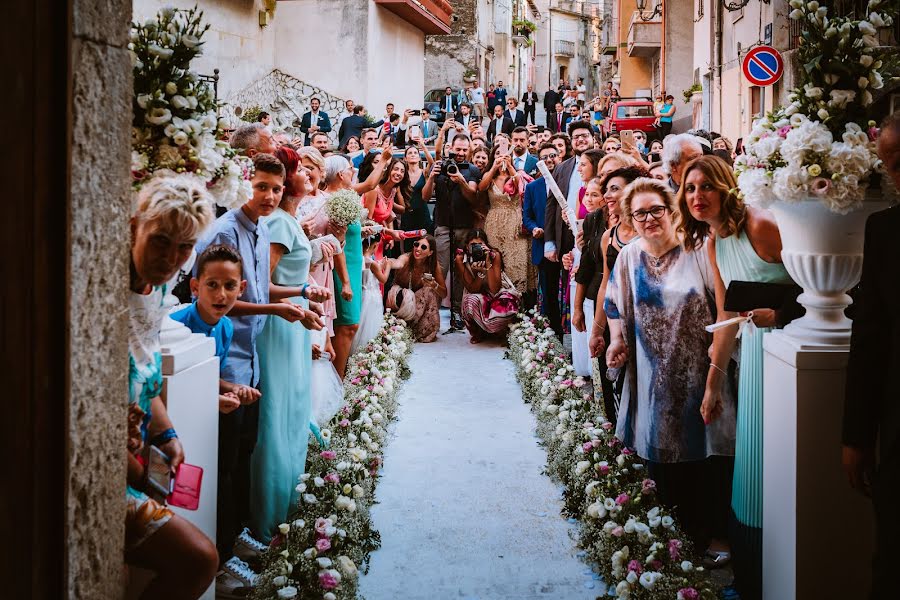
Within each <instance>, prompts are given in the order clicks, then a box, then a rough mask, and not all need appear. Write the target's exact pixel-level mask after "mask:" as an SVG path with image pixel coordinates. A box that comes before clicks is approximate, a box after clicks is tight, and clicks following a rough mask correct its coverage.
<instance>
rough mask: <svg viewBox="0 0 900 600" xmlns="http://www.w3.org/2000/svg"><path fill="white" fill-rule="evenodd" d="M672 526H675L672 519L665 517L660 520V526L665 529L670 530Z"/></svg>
mask: <svg viewBox="0 0 900 600" xmlns="http://www.w3.org/2000/svg"><path fill="white" fill-rule="evenodd" d="M674 525H675V520H674V519H673V518H672V517H670V516H669V515H666V516H665V517H663V518H662V526H663V527H665V528H666V529H672V527H673V526H674Z"/></svg>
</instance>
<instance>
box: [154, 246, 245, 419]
mask: <svg viewBox="0 0 900 600" xmlns="http://www.w3.org/2000/svg"><path fill="white" fill-rule="evenodd" d="M241 263H242V261H241V255H240V254H238V253H237V251H236V250H235V249H234V248H232V247H231V246H225V245H222V244H215V245H212V246H207V248H206V250H204V251H203V253H202V254H200V256H199V257H198V258H197V263H196V264H197V276H196V277H193V278H191V282H190V284H191V294H192V295H193V296H194V298H196V300H194V303H193V304H191V305H190V306H187V307H185V308H182V309H181V310H179V311H176V312H174V313H172V314H171V315H169V316H170V317H172V319H174V320H175V321H178V322H179V323H184V324H185V325H186V326H187V328H188V329H190V330H191V331H193V332H194V333H202V334H203V335H205V336H207V337H211V338H213V340H215V342H216V356H218V357H219V371H220V372H224V370H225V361H226V360H227V357H228V348H229V347H230V346H231V338H232V337H233V335H234V325H232V323H231V319H229V318H228V317H226V316H225V315H226V314H228V311H230V310H231V309H232V307H233V306H234V303H235V302H236V301H237V299H238V296H240V295H241V294H243V293H244V288H245V287H247V282H246V281H244V280H242V279H241ZM259 397H260V393H259V390H257V389H255V388H252V387H250V386H249V385H241V384H237V383H233V382H231V381H228V380H226V379H219V412H221V413H222V414H226V415H227V414H228V413H230V412H232V411H234V410H236V409H237V408H239V407H240V406H241V404H252V403H253V402H255V401H257V400H258V399H259Z"/></svg>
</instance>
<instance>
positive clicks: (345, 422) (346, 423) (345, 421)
mask: <svg viewBox="0 0 900 600" xmlns="http://www.w3.org/2000/svg"><path fill="white" fill-rule="evenodd" d="M338 424H339V425H340V426H341V427H350V420H349V419H341V422H340V423H338Z"/></svg>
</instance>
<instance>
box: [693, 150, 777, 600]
mask: <svg viewBox="0 0 900 600" xmlns="http://www.w3.org/2000/svg"><path fill="white" fill-rule="evenodd" d="M683 177H684V179H683V181H684V183H683V185H682V186H681V189H680V190H679V192H678V205H679V208H680V211H681V215H682V217H681V223H680V224H679V230H680V231H682V232H683V236H684V247H685V249H696V250H697V251H698V252H703V253H705V254H708V256H709V260H710V263H711V266H712V271H713V275H714V277H715V293H716V306H717V308H718V319H719V320H720V321H722V320H725V319H729V318H732V317H735V316H737V315H736V314H735V313H729V312H726V311H725V292H726V289H727V288H728V286H729V285H730V284H731V282H732V281H747V282H761V283H776V284H784V285H790V284H793V281H792V280H791V278H790V276H789V275H788V273H787V270H786V269H785V268H784V265H783V264H782V262H781V236H780V234H779V232H778V225H777V224H776V223H775V220H774V218H773V217H772V215H771V214H770V213H769V212H768V211H766V210H763V209H760V208H756V207H752V206H747V205H746V204H744V201H743V200H742V199H741V198H740V196H739V195H738V194H737V193H736V191H735V189H736V188H737V182H736V181H735V179H734V175H733V173H732V171H731V168H730V167H729V166H728V165H727V164H726V163H725V161H723V160H722V159H720V158H718V157H716V156H702V157H700V158H697V159H695V160H694V161H692V162H691V163H689V164H688V165H687V167H686V168H685V171H684V175H683ZM752 312H753V326H747V327H746V328H745V329H744V332H743V334H742V336H741V348H740V362H739V364H740V370H739V376H738V386H737V390H738V413H737V438H736V446H735V465H734V483H733V487H732V496H731V515H730V524H731V528H730V530H731V535H730V536H729V537H730V540H731V544H732V549H733V560H734V573H735V587H737V589H738V591H739V593H740V594H741V597H742V598H760V597H761V594H762V589H761V585H762V545H761V542H762V529H761V528H762V450H763V449H762V411H763V404H762V402H763V389H762V384H763V338H764V336H765V334H766V333H767V332H769V331H771V330H772V328H773V327H778V326H782V325H783V323H784V320H782V318H781V317H782V315H780V314H779V312H778V311H775V310H770V309H766V308H756V309H754V310H753V311H752ZM736 329H737V326H732V327H728V328H725V329H719V330H718V331H716V332H715V334H714V336H713V351H712V363H711V364H710V369H709V373H708V375H707V380H706V390H705V394H704V398H703V411H704V416H707V415H708V416H709V418H715V415H716V414H717V412H718V407H719V406H720V405H721V404H722V403H723V402H724V400H723V394H724V390H726V389H729V388H730V385H731V382H730V381H729V377H728V376H727V375H726V371H727V370H728V364H729V362H730V359H731V355H732V353H733V351H734V347H735V336H736V333H737V331H736Z"/></svg>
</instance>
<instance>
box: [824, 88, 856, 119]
mask: <svg viewBox="0 0 900 600" xmlns="http://www.w3.org/2000/svg"><path fill="white" fill-rule="evenodd" d="M828 95H829V96H831V101H830V102H829V103H828V104H829V105H830V106H835V107H837V108H844V107H845V106H847V103H849V102H853V100H854V99H856V92H854V91H853V90H831V91H830V92H829V93H828ZM826 118H827V117H826Z"/></svg>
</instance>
